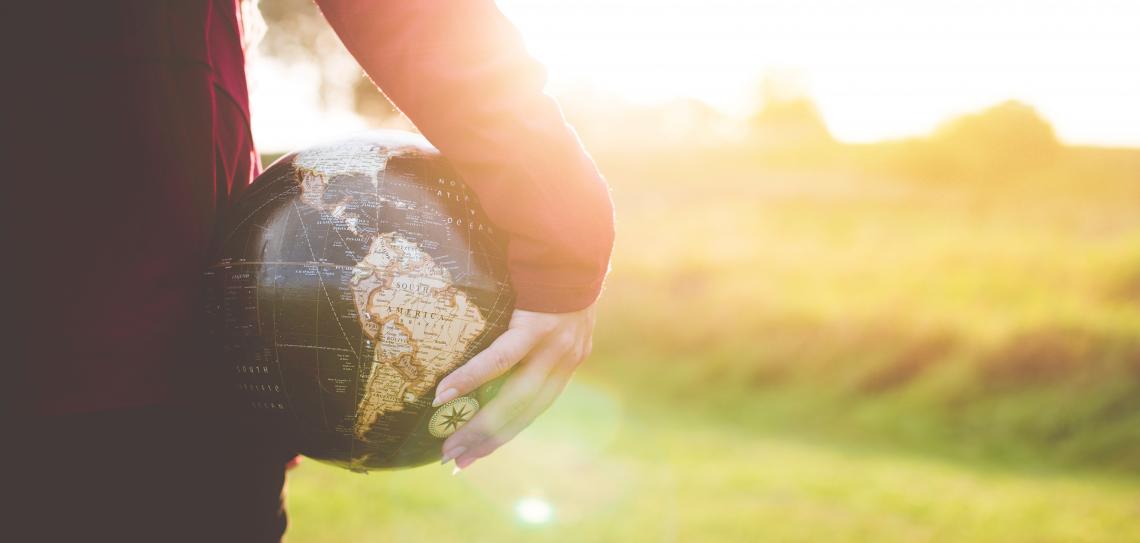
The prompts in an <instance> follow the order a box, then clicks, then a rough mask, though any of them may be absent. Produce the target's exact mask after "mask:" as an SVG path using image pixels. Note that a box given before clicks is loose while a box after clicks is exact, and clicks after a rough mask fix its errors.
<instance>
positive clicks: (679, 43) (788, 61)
mask: <svg viewBox="0 0 1140 543" xmlns="http://www.w3.org/2000/svg"><path fill="white" fill-rule="evenodd" d="M499 4H500V6H501V7H502V8H503V10H504V11H505V12H506V13H507V14H508V16H510V17H511V18H512V20H513V21H514V22H515V23H516V24H517V25H518V26H519V27H520V29H521V31H522V32H523V34H524V36H525V37H526V40H527V43H528V47H530V49H531V51H532V52H533V53H534V54H535V55H536V56H538V57H539V58H540V59H542V60H543V61H544V62H545V63H546V64H547V65H548V67H549V69H550V71H551V76H552V85H553V86H554V87H555V89H554V90H555V91H563V92H564V91H566V90H567V89H575V88H582V87H585V88H589V89H592V90H595V91H602V92H606V93H612V94H616V95H617V96H619V97H621V98H623V99H625V100H628V101H631V102H635V103H646V102H648V103H653V102H661V101H666V100H670V99H673V98H679V97H695V98H698V99H701V100H704V101H707V102H709V103H711V104H713V105H715V106H717V107H719V108H721V109H723V110H725V111H727V112H730V113H738V114H744V113H747V112H749V111H750V109H751V108H752V107H754V106H755V93H756V88H757V81H758V80H759V79H760V78H761V77H762V76H763V74H765V73H768V72H771V71H773V70H784V71H794V72H797V73H799V74H801V76H802V78H803V79H804V80H805V81H807V83H808V84H807V86H808V89H809V91H810V93H811V95H812V96H813V97H814V98H815V99H816V101H817V102H818V104H819V107H820V110H821V111H822V113H823V115H824V117H825V119H826V120H827V122H828V124H829V126H830V128H831V130H832V131H833V133H834V134H835V135H836V136H837V137H839V138H840V139H843V140H847V141H870V140H878V139H884V138H893V137H899V136H903V135H909V134H916V133H922V132H925V131H928V130H929V129H930V128H932V127H933V126H934V125H936V124H937V123H939V122H941V121H943V120H945V119H946V118H948V117H951V116H954V115H957V114H961V113H963V112H966V111H970V110H976V109H979V108H981V107H985V106H988V105H991V104H994V103H997V102H1000V101H1003V100H1006V99H1010V98H1014V99H1019V100H1022V101H1025V102H1028V103H1030V104H1032V105H1034V106H1035V107H1037V108H1039V109H1040V110H1041V111H1042V113H1044V114H1045V115H1046V116H1047V117H1048V118H1049V119H1050V120H1052V121H1053V122H1054V124H1055V125H1056V128H1057V130H1058V132H1059V134H1060V136H1061V137H1062V138H1064V139H1066V140H1068V141H1071V142H1080V143H1101V144H1117V145H1120V144H1132V145H1136V144H1140V102H1138V101H1137V100H1136V99H1135V97H1136V96H1140V55H1137V54H1136V52H1137V51H1140V32H1137V31H1136V24H1137V21H1140V3H1137V2H1124V1H1119V0H1099V1H1088V0H1052V1H1050V0H1033V1H1028V0H990V1H978V0H974V1H966V2H940V1H934V0H865V1H863V2H848V1H841V0H803V1H799V2H777V1H770V0H739V1H729V0H500V2H499Z"/></svg>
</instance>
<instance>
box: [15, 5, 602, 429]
mask: <svg viewBox="0 0 1140 543" xmlns="http://www.w3.org/2000/svg"><path fill="white" fill-rule="evenodd" d="M16 4H18V5H21V7H19V8H17V10H18V11H20V12H21V13H18V14H15V15H11V16H9V17H8V18H7V19H8V21H9V26H10V27H13V28H12V30H11V31H9V33H8V36H7V37H6V38H5V39H6V40H12V43H10V44H6V45H10V46H12V47H7V48H6V49H9V50H8V51H6V52H5V55H6V57H10V58H8V59H7V60H8V62H6V65H7V66H9V67H10V68H9V69H10V70H11V71H10V73H15V74H20V75H19V77H18V78H16V80H14V81H13V80H9V81H7V82H6V83H5V86H6V87H8V90H9V91H13V90H14V91H15V94H16V96H15V97H14V98H9V99H8V100H7V103H6V105H5V109H6V110H10V111H9V112H8V114H6V117H8V118H9V119H11V122H6V124H7V128H6V131H7V132H8V133H9V137H8V138H6V139H7V140H9V141H10V142H12V144H11V145H10V146H9V151H10V152H11V153H12V154H11V156H10V159H9V160H6V161H5V162H6V165H5V168H6V171H7V173H8V174H9V175H10V177H9V179H8V181H9V182H8V183H7V188H8V191H9V194H8V196H7V198H8V200H9V201H8V204H6V207H8V206H9V205H12V206H14V209H12V210H6V211H8V212H7V213H6V216H8V217H9V218H11V219H14V220H13V223H12V225H11V226H9V227H8V230H9V232H10V234H11V237H12V239H13V243H10V244H9V250H12V251H14V252H13V253H10V254H9V255H7V258H10V259H11V260H10V262H12V263H13V264H19V271H18V274H17V275H18V276H19V278H20V281H19V282H17V283H14V284H13V285H9V286H10V287H13V286H14V287H15V288H16V290H17V291H18V292H16V293H15V294H16V295H15V297H16V299H17V303H18V304H19V311H18V312H16V311H11V310H10V311H9V313H10V314H18V315H19V316H20V322H19V323H18V327H17V328H16V333H17V334H18V337H19V338H20V340H19V341H18V342H17V345H18V347H17V351H16V352H15V353H14V354H15V357H16V360H17V366H18V367H17V368H16V370H17V373H19V374H20V376H22V377H23V379H15V380H13V381H12V383H14V384H17V387H18V390H17V391H14V392H16V393H18V394H16V396H14V397H17V398H22V399H23V400H24V401H18V402H17V404H18V405H24V406H32V407H33V409H34V411H35V412H38V413H46V414H51V413H68V412H79V411H91V410H99V409H110V408H118V407H131V406H141V405H153V404H161V403H168V402H171V401H175V400H176V399H177V398H178V396H179V394H178V392H179V389H180V388H181V387H180V386H179V383H182V382H185V381H184V372H185V371H186V370H187V368H191V367H193V366H194V365H196V364H202V360H201V359H200V356H201V355H200V354H199V352H198V351H197V349H198V346H199V345H198V343H199V340H198V338H199V335H198V333H197V331H196V326H195V324H194V315H195V314H196V311H197V310H198V309H199V308H198V305H199V304H200V303H201V302H200V297H199V290H198V289H199V287H200V273H201V271H202V269H203V268H204V265H205V264H206V260H207V258H208V255H207V252H208V244H209V239H210V235H211V231H212V226H213V221H214V217H215V213H216V210H218V209H219V208H221V207H223V206H225V205H226V204H227V202H228V201H229V200H230V199H231V198H234V197H235V196H236V195H237V194H239V193H240V191H241V190H242V188H243V187H245V186H246V185H247V184H248V183H249V182H250V180H251V179H252V178H253V176H255V175H256V173H257V172H258V169H259V162H258V159H257V154H256V152H255V150H254V145H253V141H252V139H251V136H250V130H249V107H248V94H247V89H246V80H245V59H244V53H243V50H242V46H241V27H242V25H241V21H240V15H239V10H238V9H237V4H236V0H228V1H227V0H215V1H206V0H202V1H197V2H191V1H188V0H172V1H169V2H163V1H158V0H136V1H115V2H78V3H75V4H69V5H68V6H67V7H66V8H62V9H61V8H60V7H59V6H58V5H56V4H55V3H50V2H19V3H16ZM320 5H321V7H322V9H323V10H324V13H325V15H326V17H327V18H328V20H329V22H330V23H331V24H332V26H333V28H334V29H335V30H336V32H337V33H338V34H339V35H340V37H341V39H342V40H343V41H344V43H345V45H346V46H347V47H348V49H349V50H350V51H351V52H352V53H353V54H354V55H355V56H356V58H357V59H358V60H359V61H360V63H361V65H362V66H363V67H364V68H365V70H366V71H367V72H368V74H369V75H370V76H371V77H372V78H373V80H374V81H376V83H377V84H379V85H380V86H381V87H382V89H383V90H384V91H385V92H386V93H387V94H388V96H389V97H390V98H391V99H392V101H393V102H394V103H395V104H396V105H397V106H398V107H400V108H401V109H402V110H403V111H404V112H405V113H406V114H407V115H408V116H409V117H410V118H411V119H412V121H413V122H414V123H415V124H416V126H417V127H419V128H420V130H421V131H422V132H423V133H424V135H425V136H427V138H428V139H429V140H431V141H432V142H433V143H434V144H435V145H436V146H437V147H439V148H440V150H441V151H442V152H443V153H444V155H445V156H447V157H448V158H449V159H450V161H451V162H452V163H453V164H454V166H455V167H456V169H457V170H458V171H459V173H460V174H461V175H463V177H464V178H465V180H466V181H467V182H468V183H469V184H470V185H471V187H472V188H473V190H475V191H476V193H477V194H478V195H479V198H480V201H481V202H482V203H483V205H484V207H485V208H486V211H487V213H488V214H489V216H490V217H491V219H492V220H493V221H494V222H496V223H497V225H498V226H499V227H500V228H501V229H502V230H504V231H506V232H508V234H509V235H510V243H509V246H508V258H509V263H510V270H511V275H512V279H513V281H514V284H515V286H516V289H517V291H518V307H520V308H523V309H530V310H535V311H546V312H562V311H572V310H577V309H581V308H583V307H586V306H588V305H590V304H591V303H592V302H593V301H594V300H595V299H596V297H597V295H598V293H599V291H600V289H601V283H602V279H603V277H604V276H605V273H606V270H607V267H608V262H609V255H610V250H611V247H612V243H613V218H612V215H613V211H612V205H611V203H610V198H609V193H608V190H607V187H606V185H605V182H604V181H603V180H602V178H601V176H600V175H599V174H598V172H597V170H596V168H595V167H594V164H593V162H592V161H591V160H590V158H589V156H588V155H587V154H586V153H585V152H584V151H583V149H582V147H581V145H580V144H579V142H578V140H577V138H576V137H575V135H574V133H573V132H572V131H571V129H570V128H569V127H568V126H567V125H566V123H565V121H564V119H563V118H562V115H561V113H560V111H559V109H558V107H557V105H556V104H555V103H554V101H553V100H551V99H550V98H549V97H548V96H546V95H545V94H543V90H542V89H543V85H544V83H545V76H544V72H543V69H542V68H541V66H540V65H538V64H537V63H536V62H535V61H534V60H533V59H531V58H530V57H529V56H528V55H527V54H526V52H525V50H524V48H523V45H522V43H521V40H520V38H519V36H518V34H517V33H516V32H515V31H514V29H513V28H512V27H511V25H510V23H509V22H508V21H507V20H506V19H505V18H504V17H503V15H502V14H501V13H500V12H499V11H498V10H497V9H496V7H495V5H494V2H493V1H492V0H421V1H412V0H392V1H367V0H324V1H321V2H320ZM13 87H15V88H13ZM302 129H303V127H298V130H302ZM9 397H13V396H9Z"/></svg>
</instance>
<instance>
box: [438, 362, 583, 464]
mask: <svg viewBox="0 0 1140 543" xmlns="http://www.w3.org/2000/svg"><path fill="white" fill-rule="evenodd" d="M572 375H573V373H572V372H556V373H552V374H550V377H549V379H547V381H546V383H545V384H544V385H543V387H542V391H541V392H539V394H538V396H537V397H535V398H534V400H533V401H532V402H531V403H530V405H529V406H528V407H527V408H526V410H525V411H524V412H523V413H522V414H521V415H519V416H518V417H515V419H514V420H511V421H510V422H509V423H507V425H506V426H504V427H502V428H501V429H499V431H497V432H495V433H494V434H493V435H492V436H491V437H489V438H487V439H484V440H483V441H482V442H480V443H477V444H476V445H475V446H474V447H471V448H469V449H468V450H466V451H465V452H464V453H463V454H461V455H460V456H459V457H458V458H456V459H455V466H456V467H458V468H459V469H464V468H466V467H467V466H469V465H471V463H472V462H474V461H476V460H478V459H480V458H482V457H484V456H487V455H489V454H491V453H493V452H495V450H497V449H498V448H499V447H502V446H503V445H504V444H506V443H507V442H509V441H510V440H512V439H514V438H515V436H517V435H518V434H519V432H522V431H523V430H525V429H526V428H527V427H528V426H530V425H531V423H532V422H534V421H535V419H537V418H538V417H539V415H542V414H543V413H545V412H546V410H547V409H549V408H550V406H551V405H552V404H553V403H554V400H556V399H557V398H558V396H559V395H561V394H562V391H563V390H564V389H565V388H566V385H567V384H568V383H569V382H570V378H571V377H572Z"/></svg>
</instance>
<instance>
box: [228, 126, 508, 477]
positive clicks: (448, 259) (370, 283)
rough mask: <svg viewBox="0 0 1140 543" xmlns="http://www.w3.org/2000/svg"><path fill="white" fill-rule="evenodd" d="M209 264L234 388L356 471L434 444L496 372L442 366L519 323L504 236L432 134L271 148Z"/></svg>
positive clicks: (426, 452)
mask: <svg viewBox="0 0 1140 543" xmlns="http://www.w3.org/2000/svg"><path fill="white" fill-rule="evenodd" d="M223 215H224V216H223V218H222V221H221V227H220V229H219V232H220V235H219V236H218V240H217V243H216V244H217V253H216V254H217V256H216V259H215V260H214V263H213V265H212V266H211V267H210V268H209V270H208V271H207V273H206V277H207V282H208V285H209V288H208V292H209V297H208V298H209V302H208V303H209V305H210V309H211V310H210V313H211V315H212V321H213V329H214V334H215V336H214V337H215V340H216V343H217V344H218V345H219V352H220V355H219V356H220V358H221V360H222V362H221V363H222V364H224V365H225V368H224V369H225V373H226V374H228V375H229V376H230V377H229V379H230V382H229V383H228V385H229V386H230V387H231V388H232V389H234V390H235V391H236V392H237V394H238V395H239V398H240V403H241V404H244V406H245V407H243V408H242V409H249V410H252V412H253V413H255V415H254V417H255V418H256V419H257V420H259V421H262V422H264V423H265V424H270V425H274V426H275V427H276V428H279V429H280V430H281V432H283V433H284V434H285V436H286V437H287V438H288V439H289V440H290V441H291V442H292V443H293V444H295V446H296V447H297V449H298V450H299V451H300V452H302V453H303V454H305V455H306V456H309V457H311V458H314V459H317V460H320V461H324V462H329V463H332V464H336V465H339V466H343V467H346V468H348V469H352V470H354V471H367V470H371V469H384V468H399V467H408V466H415V465H419V464H423V463H427V462H430V461H433V460H438V459H439V458H440V447H441V445H442V443H443V440H444V439H445V438H447V436H449V435H451V434H452V433H454V432H455V431H456V429H458V428H459V427H460V426H462V425H463V424H464V423H465V422H466V421H468V420H470V418H471V417H472V416H473V415H474V414H475V412H477V411H478V410H479V408H480V406H481V405H484V404H485V402H486V401H487V400H488V399H489V398H490V397H491V396H492V395H493V393H494V389H495V388H496V386H497V384H496V383H492V384H491V385H488V386H484V387H483V388H481V389H479V390H478V391H476V392H474V393H471V394H467V395H464V396H462V397H459V398H456V399H454V400H452V401H450V402H448V403H446V404H444V405H442V406H440V407H438V408H433V407H432V406H431V402H432V400H433V397H434V394H435V388H436V385H437V384H438V383H439V381H440V379H442V378H443V377H444V376H446V375H447V374H448V373H450V372H451V371H453V370H455V369H456V368H457V367H459V366H460V365H462V364H464V363H465V362H466V361H467V360H469V359H470V358H471V357H472V356H474V355H475V354H476V353H478V352H479V351H480V350H482V349H483V348H485V347H486V346H487V345H489V344H490V342H491V341H493V340H494V338H495V337H497V336H498V335H499V334H501V333H502V332H503V331H504V330H505V329H506V326H507V323H508V322H509V319H510V315H511V310H512V309H513V306H514V295H513V291H512V289H511V286H510V282H509V280H508V276H507V269H506V251H505V247H506V245H505V238H504V236H503V235H502V233H501V232H500V231H499V230H498V229H496V228H495V227H494V226H493V225H492V224H491V223H490V222H489V221H488V219H487V217H486V215H485V214H484V213H483V211H482V209H481V208H480V206H479V203H478V200H477V198H476V196H475V194H474V193H473V192H472V191H471V190H470V189H469V188H468V187H467V186H466V185H465V184H464V183H463V181H462V180H461V179H460V178H459V177H458V176H457V175H456V174H455V173H454V171H453V170H452V169H451V168H450V166H449V165H448V163H447V161H446V160H444V159H443V157H442V156H440V154H439V152H438V151H437V150H436V149H434V148H433V147H432V146H431V145H430V144H429V143H428V142H427V141H426V140H425V139H423V138H422V137H420V136H418V135H415V134H410V133H404V132H394V131H381V132H373V133H369V134H366V135H364V136H359V137H355V138H351V139H346V140H344V141H339V142H335V143H330V144H327V145H321V146H317V147H313V148H310V149H306V150H303V151H299V152H296V153H292V154H289V155H286V156H284V157H282V158H281V159H279V160H277V161H276V162H274V163H273V165H272V166H270V167H269V168H268V169H266V170H265V172H264V173H262V174H261V175H260V176H258V178H257V179H256V180H255V181H254V182H253V184H252V185H250V186H249V187H247V188H246V189H245V190H244V191H243V192H242V193H241V194H240V195H238V197H237V198H236V201H235V203H234V204H233V205H232V206H229V207H228V209H226V210H225V212H224V214H223Z"/></svg>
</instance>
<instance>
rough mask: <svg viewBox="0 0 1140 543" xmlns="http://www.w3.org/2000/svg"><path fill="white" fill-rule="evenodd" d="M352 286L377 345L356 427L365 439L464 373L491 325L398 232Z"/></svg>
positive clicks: (377, 247)
mask: <svg viewBox="0 0 1140 543" xmlns="http://www.w3.org/2000/svg"><path fill="white" fill-rule="evenodd" d="M351 283H352V291H353V299H354V300H355V302H356V308H357V315H358V316H359V318H360V326H361V328H362V329H363V330H364V333H365V334H366V335H367V336H368V337H370V338H372V340H373V341H374V342H376V344H377V345H376V348H375V349H374V350H373V353H374V354H373V360H372V372H371V375H370V376H369V378H368V382H367V384H366V385H365V387H364V393H363V397H362V398H361V400H360V404H359V406H358V407H357V415H356V425H355V428H354V430H355V432H356V435H357V437H359V438H360V439H362V440H365V441H367V435H368V432H369V430H371V429H372V426H373V424H374V423H375V422H376V420H377V419H378V418H380V417H382V416H383V415H384V414H385V413H389V412H392V411H400V410H401V409H403V408H404V404H405V402H414V401H416V400H417V399H419V398H421V397H422V396H424V395H425V394H427V393H428V392H430V391H431V390H432V388H433V387H434V385H435V383H436V381H437V380H439V379H440V378H442V377H443V376H444V375H446V374H447V373H449V372H450V371H451V370H454V369H455V368H457V367H459V366H460V365H461V364H462V363H463V362H464V359H463V355H464V353H465V352H467V346H468V345H469V344H470V343H471V341H472V340H474V339H475V338H477V337H479V334H481V333H482V332H483V329H484V328H485V327H486V324H487V323H486V321H485V320H484V319H483V317H482V316H481V315H480V314H479V310H478V308H477V307H475V305H474V304H473V303H470V302H469V301H468V299H467V295H466V294H464V293H463V292H462V291H460V290H459V289H457V288H455V286H454V285H452V282H451V273H450V272H448V271H447V268H444V267H443V266H439V265H437V264H436V263H435V262H434V261H433V260H432V258H431V256H429V255H428V254H427V253H425V252H424V251H423V250H421V249H420V248H419V247H417V246H416V245H415V244H413V243H411V242H409V241H408V240H406V239H404V238H403V237H402V236H400V235H399V234H397V233H395V232H389V233H387V234H383V235H381V236H377V237H376V238H375V239H374V240H373V242H372V247H371V248H370V249H369V251H368V255H367V256H365V257H364V260H362V261H360V262H359V263H357V265H356V268H355V270H354V272H353V276H352V282H351Z"/></svg>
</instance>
